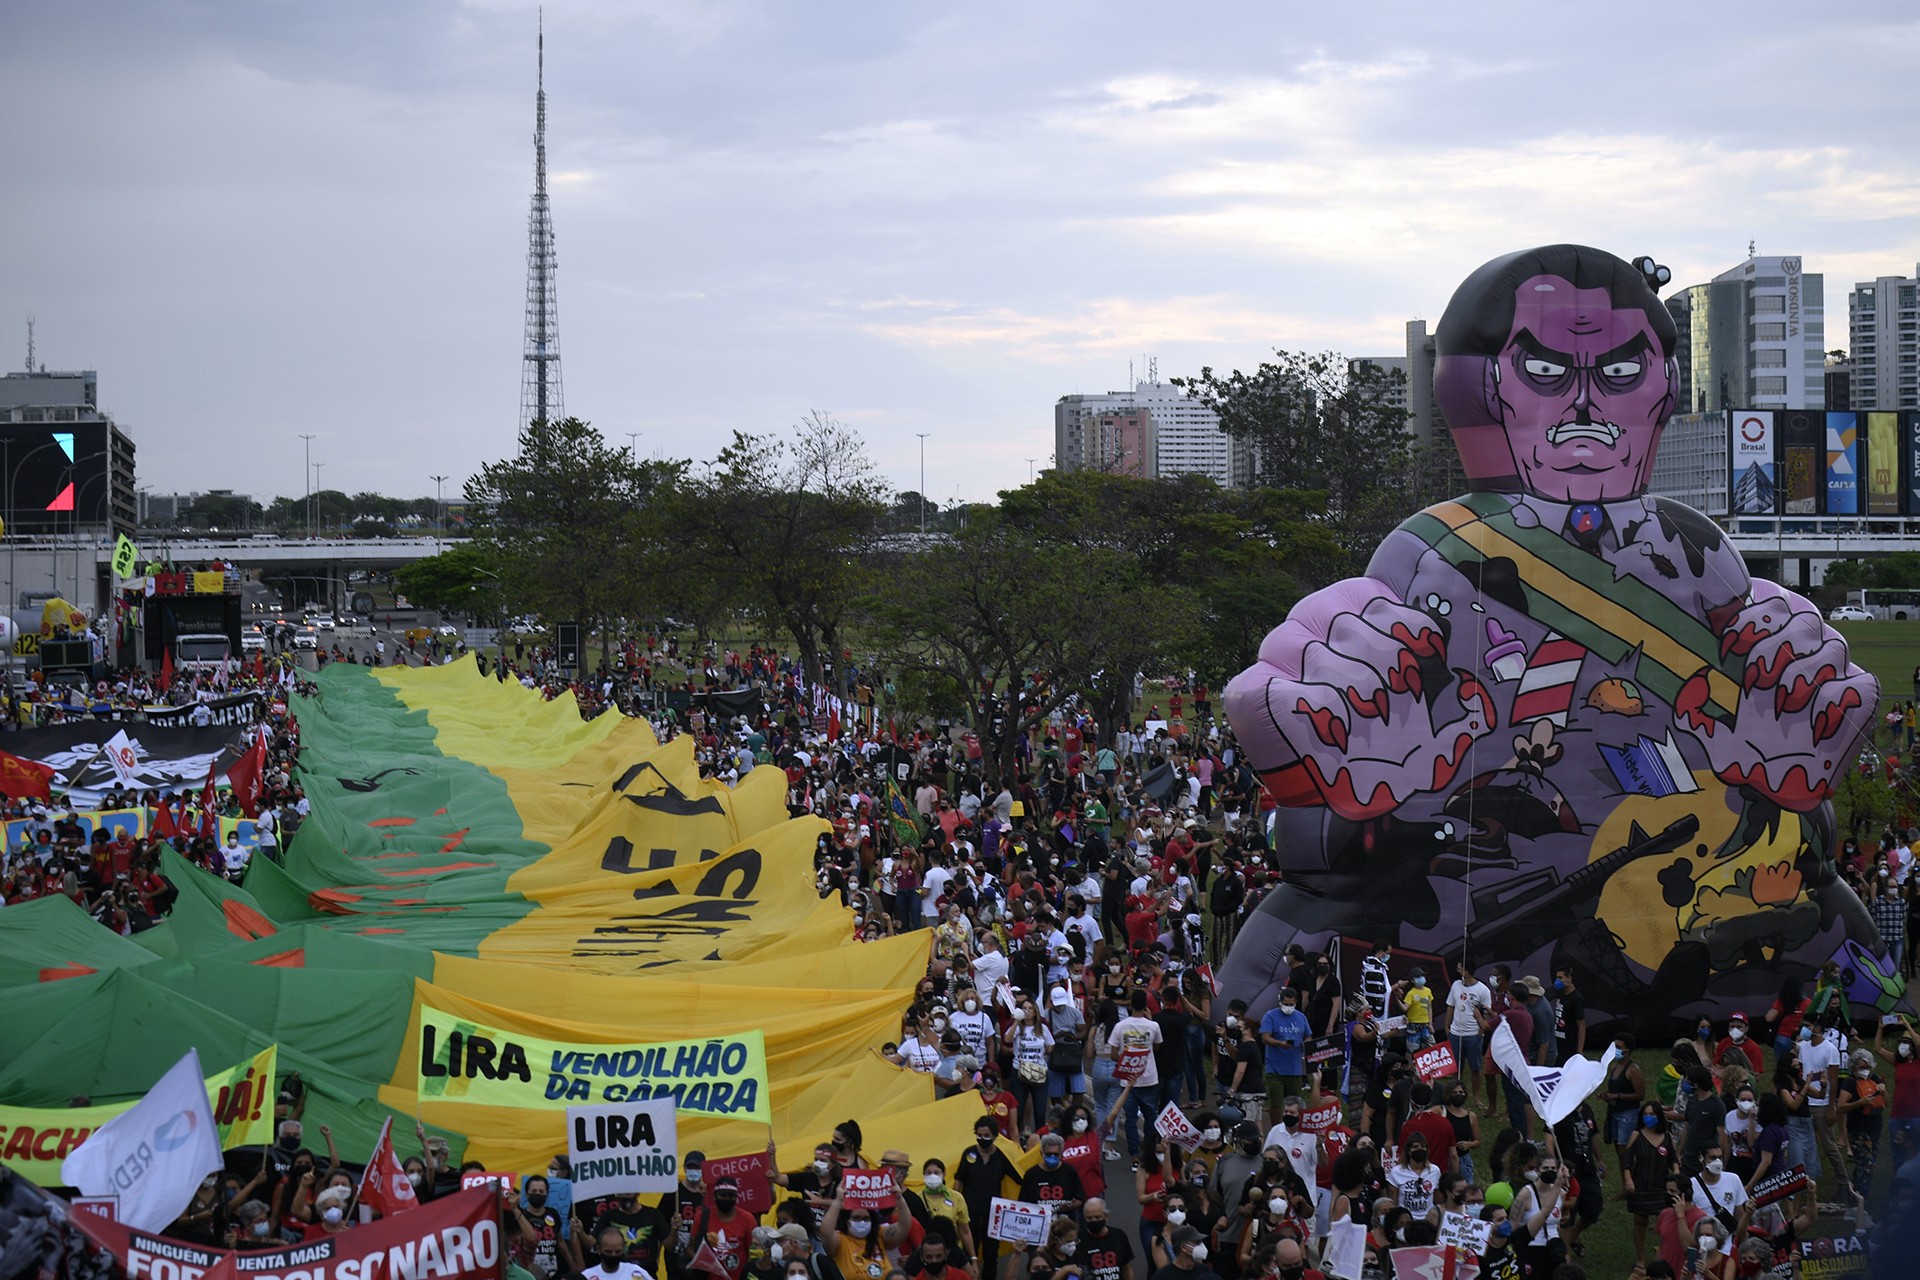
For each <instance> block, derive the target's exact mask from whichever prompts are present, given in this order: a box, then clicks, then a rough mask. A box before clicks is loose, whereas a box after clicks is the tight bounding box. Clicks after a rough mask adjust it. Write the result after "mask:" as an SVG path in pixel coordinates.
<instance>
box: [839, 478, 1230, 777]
mask: <svg viewBox="0 0 1920 1280" xmlns="http://www.w3.org/2000/svg"><path fill="white" fill-rule="evenodd" d="M875 579H876V580H875V584H874V586H875V589H874V591H873V592H872V593H871V594H870V595H869V596H868V597H867V598H866V599H865V600H864V601H863V614H864V615H865V617H866V618H867V620H868V622H869V625H870V626H871V628H872V631H873V634H874V636H875V640H876V644H877V647H878V649H879V653H880V659H881V664H882V666H883V667H884V668H886V669H887V670H890V671H897V672H899V673H900V674H901V679H900V681H899V683H900V686H901V689H902V691H903V694H908V696H911V694H910V692H909V691H912V690H916V689H917V690H920V691H921V696H922V697H924V698H925V699H926V700H927V703H928V705H927V706H924V707H918V708H914V707H910V709H912V710H919V711H926V712H933V711H939V710H943V709H945V708H949V707H953V706H964V707H965V708H966V715H967V719H968V722H969V724H970V725H971V726H972V728H973V730H974V732H975V733H977V734H978V735H979V737H980V743H981V754H982V758H983V761H984V764H985V767H986V773H987V775H988V777H989V778H990V779H993V780H997V779H998V778H1000V777H1001V776H1003V775H1004V774H1006V773H1007V772H1009V771H1010V770H1011V769H1012V768H1013V767H1014V761H1015V747H1016V744H1017V742H1018V739H1019V735H1020V734H1021V733H1022V732H1023V731H1028V730H1032V729H1034V728H1035V727H1036V726H1038V725H1039V724H1040V723H1042V722H1043V721H1044V720H1045V719H1046V718H1047V717H1048V716H1049V715H1050V714H1051V713H1052V712H1053V711H1055V710H1056V709H1058V708H1060V707H1062V706H1064V705H1066V704H1067V702H1068V701H1069V700H1071V699H1072V698H1074V697H1075V696H1076V695H1082V694H1097V693H1098V691H1100V690H1103V689H1113V688H1118V687H1122V686H1124V687H1125V688H1126V689H1127V690H1128V691H1129V692H1130V690H1131V684H1132V679H1133V672H1134V671H1135V670H1136V669H1139V668H1141V667H1149V668H1151V667H1158V666H1160V665H1162V664H1163V663H1164V662H1165V661H1166V660H1167V658H1168V656H1169V655H1170V654H1172V653H1173V652H1175V651H1177V650H1178V649H1179V648H1180V646H1181V645H1182V644H1184V643H1186V642H1187V641H1188V640H1189V638H1190V632H1191V631H1192V629H1193V628H1194V626H1195V625H1196V622H1195V612H1196V610H1195V600H1194V597H1193V596H1192V594H1191V592H1189V591H1188V590H1187V589H1185V588H1183V587H1179V586H1174V587H1165V586H1161V585H1159V584H1157V583H1155V582H1154V581H1153V580H1152V579H1151V577H1150V576H1149V575H1148V574H1147V572H1146V571H1145V568H1144V567H1143V565H1142V564H1141V563H1140V561H1139V560H1138V559H1137V558H1135V557H1134V556H1131V555H1129V554H1127V553H1126V552H1125V551H1123V550H1121V549H1119V548H1117V547H1114V546H1107V545H1099V544H1097V543H1096V544H1091V545H1085V546H1081V547H1078V548H1074V549H1071V550H1069V549H1067V548H1066V547H1064V546H1063V545H1062V544H1060V543H1058V542H1055V541H1053V540H1052V539H1050V538H1047V537H1043V536H1041V535H1037V534H1036V533H1034V532H1033V531H1032V530H1030V529H1024V528H1021V527H1020V526H1019V525H1017V524H1015V523H1014V522H1013V521H1011V520H1009V519H1007V518H1005V517H1004V516H1003V515H1002V514H1001V513H998V512H994V511H992V510H990V509H977V510H976V511H975V512H974V513H973V517H972V518H971V519H969V521H968V522H967V524H966V526H965V527H964V528H962V529H959V530H957V531H956V532H955V533H954V534H952V535H951V536H950V537H947V538H943V539H941V540H940V541H939V542H937V543H934V544H933V545H931V546H928V547H925V548H921V549H917V550H912V551H904V552H898V553H895V554H893V555H891V556H890V557H888V560H887V563H885V564H884V565H883V566H882V567H881V569H880V571H879V572H877V573H876V575H875Z"/></svg>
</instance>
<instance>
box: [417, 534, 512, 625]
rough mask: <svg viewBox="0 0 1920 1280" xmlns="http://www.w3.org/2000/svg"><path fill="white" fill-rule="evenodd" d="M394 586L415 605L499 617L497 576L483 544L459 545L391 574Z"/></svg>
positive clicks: (449, 611) (470, 614)
mask: <svg viewBox="0 0 1920 1280" xmlns="http://www.w3.org/2000/svg"><path fill="white" fill-rule="evenodd" d="M393 582H394V586H395V587H397V588H398V589H399V590H400V592H401V593H402V594H403V595H405V596H406V597H407V599H408V600H411V601H412V602H413V603H415V604H417V605H421V606H424V607H426V608H428V609H437V610H439V611H441V612H442V613H464V614H467V615H468V616H470V617H476V618H497V617H499V616H500V614H501V603H502V602H501V599H500V575H499V573H498V571H497V569H496V567H495V563H494V562H493V561H492V560H490V559H489V557H488V554H487V548H486V547H485V546H484V545H483V544H478V543H473V542H462V543H461V544H459V545H458V546H455V547H452V548H450V549H448V550H446V551H443V552H441V553H440V554H439V555H437V556H428V557H427V558H426V559H424V560H416V561H414V562H413V563H412V564H409V565H403V566H401V567H400V568H398V569H396V570H394V573H393Z"/></svg>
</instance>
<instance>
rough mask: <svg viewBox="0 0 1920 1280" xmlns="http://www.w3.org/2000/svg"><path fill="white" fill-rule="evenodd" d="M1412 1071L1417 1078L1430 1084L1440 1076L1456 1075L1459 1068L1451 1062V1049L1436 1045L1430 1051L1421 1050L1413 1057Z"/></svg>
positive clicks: (1446, 1046)
mask: <svg viewBox="0 0 1920 1280" xmlns="http://www.w3.org/2000/svg"><path fill="white" fill-rule="evenodd" d="M1413 1069H1414V1072H1415V1073H1416V1074H1417V1075H1419V1077H1420V1078H1421V1079H1422V1080H1424V1081H1426V1082H1427V1083H1428V1084H1432V1083H1433V1082H1434V1081H1435V1080H1438V1079H1439V1078H1440V1077H1441V1076H1451V1075H1458V1074H1459V1073H1460V1067H1459V1065H1458V1064H1456V1063H1455V1062H1454V1060H1453V1049H1452V1047H1451V1046H1449V1045H1444V1044H1437V1045H1434V1046H1433V1048H1431V1049H1422V1050H1421V1051H1420V1052H1418V1053H1416V1054H1414V1055H1413Z"/></svg>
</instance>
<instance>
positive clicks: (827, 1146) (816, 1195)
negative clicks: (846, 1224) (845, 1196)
mask: <svg viewBox="0 0 1920 1280" xmlns="http://www.w3.org/2000/svg"><path fill="white" fill-rule="evenodd" d="M767 1160H768V1162H769V1163H770V1164H772V1166H773V1168H774V1169H775V1170H776V1172H775V1173H774V1174H773V1184H774V1185H775V1186H777V1187H785V1188H786V1189H787V1190H789V1191H792V1192H793V1193H794V1194H796V1195H798V1196H799V1197H800V1198H801V1200H803V1201H804V1202H805V1203H806V1206H807V1208H808V1210H809V1211H811V1212H812V1214H813V1225H814V1229H815V1230H818V1229H819V1227H820V1221H821V1219H822V1218H824V1217H825V1216H826V1212H827V1206H828V1205H829V1204H832V1203H833V1197H834V1193H835V1192H837V1191H838V1190H839V1189H840V1164H839V1162H838V1161H836V1160H835V1159H834V1158H833V1144H832V1143H830V1142H823V1143H821V1144H820V1145H819V1146H817V1147H815V1148H814V1149H813V1163H812V1164H809V1165H808V1166H807V1167H806V1168H804V1169H795V1170H793V1171H792V1172H791V1173H787V1172H780V1171H779V1169H780V1162H779V1158H778V1157H777V1156H776V1155H775V1153H774V1146H773V1144H772V1143H771V1142H769V1143H768V1144H767Z"/></svg>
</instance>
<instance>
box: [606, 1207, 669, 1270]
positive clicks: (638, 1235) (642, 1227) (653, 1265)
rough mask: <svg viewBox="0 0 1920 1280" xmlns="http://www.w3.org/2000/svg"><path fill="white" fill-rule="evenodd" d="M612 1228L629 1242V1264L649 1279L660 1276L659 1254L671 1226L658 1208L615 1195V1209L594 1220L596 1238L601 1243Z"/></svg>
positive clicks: (627, 1246) (627, 1254) (627, 1256)
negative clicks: (603, 1235) (607, 1231)
mask: <svg viewBox="0 0 1920 1280" xmlns="http://www.w3.org/2000/svg"><path fill="white" fill-rule="evenodd" d="M609 1227H611V1228H613V1229H615V1230H617V1231H619V1232H620V1238H621V1239H622V1240H623V1241H625V1242H626V1248H627V1252H626V1261H628V1262H632V1263H635V1264H637V1265H638V1266H640V1267H641V1268H642V1269H644V1270H645V1271H646V1273H647V1274H648V1275H650V1276H658V1275H660V1251H661V1246H662V1245H663V1243H664V1242H665V1241H666V1239H667V1232H668V1227H667V1219H666V1217H665V1216H664V1215H662V1214H661V1212H660V1211H659V1210H658V1209H656V1208H654V1207H653V1206H652V1205H646V1204H641V1203H640V1202H639V1201H638V1200H637V1199H635V1198H634V1197H633V1196H631V1195H622V1196H616V1197H614V1204H613V1207H612V1208H611V1209H608V1210H606V1211H605V1212H603V1213H602V1214H601V1215H600V1216H599V1217H598V1218H596V1219H594V1223H593V1238H594V1239H595V1240H599V1239H600V1237H601V1235H602V1233H604V1232H605V1231H606V1230H607V1229H608V1228H609Z"/></svg>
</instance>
